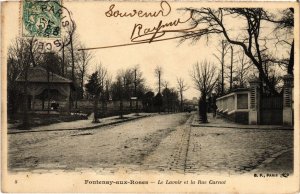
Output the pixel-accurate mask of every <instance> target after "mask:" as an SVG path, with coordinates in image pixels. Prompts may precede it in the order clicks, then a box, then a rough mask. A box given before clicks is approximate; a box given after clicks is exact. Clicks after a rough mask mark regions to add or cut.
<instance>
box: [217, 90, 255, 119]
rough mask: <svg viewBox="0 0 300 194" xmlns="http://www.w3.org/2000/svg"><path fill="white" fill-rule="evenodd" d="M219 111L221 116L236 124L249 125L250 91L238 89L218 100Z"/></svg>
mask: <svg viewBox="0 0 300 194" xmlns="http://www.w3.org/2000/svg"><path fill="white" fill-rule="evenodd" d="M216 104H217V107H218V109H217V111H218V113H219V114H220V115H222V116H224V117H226V118H228V119H229V120H232V121H234V122H236V123H243V124H248V123H249V119H248V118H249V111H250V90H249V89H247V88H238V89H235V90H234V91H232V92H231V93H229V94H227V95H225V96H222V97H220V98H218V99H217V102H216Z"/></svg>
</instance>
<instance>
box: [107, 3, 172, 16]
mask: <svg viewBox="0 0 300 194" xmlns="http://www.w3.org/2000/svg"><path fill="white" fill-rule="evenodd" d="M115 7H116V5H115V4H112V5H111V6H110V7H109V10H108V11H107V12H105V16H106V17H135V16H137V17H158V16H163V17H166V16H168V15H169V14H170V13H171V10H172V8H171V6H170V4H169V3H168V2H166V1H162V2H160V9H159V10H158V11H153V12H145V11H143V10H135V9H134V10H132V12H121V11H119V10H115Z"/></svg>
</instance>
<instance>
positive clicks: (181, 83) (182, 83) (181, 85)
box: [177, 77, 189, 111]
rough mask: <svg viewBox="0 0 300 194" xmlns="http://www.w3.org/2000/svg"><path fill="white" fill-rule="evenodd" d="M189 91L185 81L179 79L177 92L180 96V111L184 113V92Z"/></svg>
mask: <svg viewBox="0 0 300 194" xmlns="http://www.w3.org/2000/svg"><path fill="white" fill-rule="evenodd" d="M188 89H189V87H188V85H187V84H186V83H185V81H184V79H182V78H181V77H179V78H177V90H178V92H179V95H180V110H181V111H183V92H185V91H186V90H188Z"/></svg>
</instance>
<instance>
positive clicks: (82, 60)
mask: <svg viewBox="0 0 300 194" xmlns="http://www.w3.org/2000/svg"><path fill="white" fill-rule="evenodd" d="M80 48H84V46H83V45H81V46H80ZM78 52H79V53H78V58H77V69H78V71H79V80H80V88H81V98H83V93H84V80H85V78H86V74H87V68H88V66H89V62H90V61H91V59H92V57H93V55H92V53H91V52H90V51H88V50H80V51H78Z"/></svg>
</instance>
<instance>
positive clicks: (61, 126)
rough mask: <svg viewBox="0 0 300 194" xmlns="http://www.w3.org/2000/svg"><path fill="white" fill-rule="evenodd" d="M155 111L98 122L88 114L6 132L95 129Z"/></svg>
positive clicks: (108, 118) (107, 118)
mask: <svg viewBox="0 0 300 194" xmlns="http://www.w3.org/2000/svg"><path fill="white" fill-rule="evenodd" d="M154 114H155V113H139V115H138V116H137V115H136V114H135V113H132V114H127V115H124V118H123V119H120V118H119V116H113V117H106V118H103V119H99V120H100V123H92V120H93V114H92V115H90V116H89V118H88V119H87V120H77V121H71V122H61V123H55V124H51V125H46V126H39V127H34V128H31V129H30V130H20V129H14V128H11V129H8V132H7V133H8V134H16V133H28V132H41V131H65V130H86V129H95V128H98V127H104V126H108V125H113V124H118V123H123V122H127V121H132V120H136V119H140V118H144V117H148V116H152V115H154Z"/></svg>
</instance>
